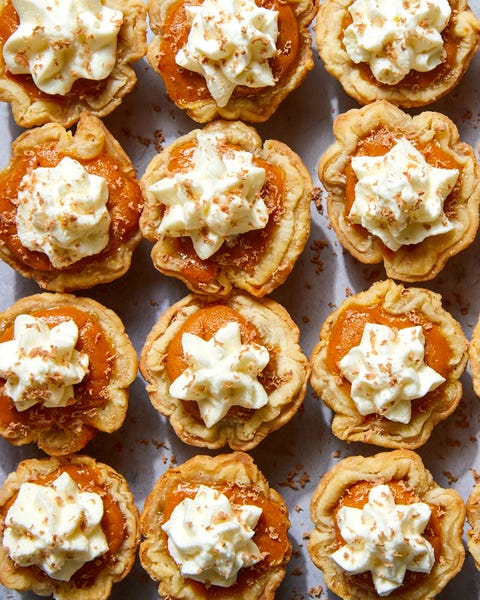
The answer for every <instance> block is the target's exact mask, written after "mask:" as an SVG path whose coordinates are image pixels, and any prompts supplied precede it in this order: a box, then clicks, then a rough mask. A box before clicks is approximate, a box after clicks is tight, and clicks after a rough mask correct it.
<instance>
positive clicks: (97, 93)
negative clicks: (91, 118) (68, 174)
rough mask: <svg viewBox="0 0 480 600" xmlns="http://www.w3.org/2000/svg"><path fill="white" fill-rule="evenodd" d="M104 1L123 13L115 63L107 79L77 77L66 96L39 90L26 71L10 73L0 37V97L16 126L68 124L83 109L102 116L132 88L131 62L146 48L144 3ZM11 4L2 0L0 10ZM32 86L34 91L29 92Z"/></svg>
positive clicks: (132, 71)
mask: <svg viewBox="0 0 480 600" xmlns="http://www.w3.org/2000/svg"><path fill="white" fill-rule="evenodd" d="M103 3H104V4H105V6H108V7H109V8H113V9H116V10H120V11H121V12H122V13H123V24H122V26H121V28H120V32H119V34H118V38H117V54H116V64H115V66H114V68H113V71H112V72H111V73H110V75H109V76H108V77H107V78H106V79H103V80H101V81H99V82H87V80H81V81H78V82H77V84H75V85H74V86H73V88H72V90H71V91H70V92H68V93H67V94H66V95H65V96H61V95H51V94H45V93H43V92H41V91H40V90H38V89H37V88H36V86H35V84H34V83H33V80H32V78H31V77H30V76H29V75H23V76H12V75H11V74H10V73H9V72H8V70H7V67H6V65H5V61H4V59H3V43H1V41H0V100H2V101H4V102H9V103H10V104H11V106H12V112H13V117H14V119H15V121H16V123H17V124H18V125H19V126H21V127H34V126H37V125H43V124H44V123H50V122H52V123H60V124H61V125H63V126H64V127H70V126H71V125H73V124H74V123H76V122H77V121H78V119H79V118H80V115H81V114H82V112H84V111H89V112H91V113H92V114H94V115H95V116H97V117H105V116H106V115H108V114H110V113H111V112H112V111H113V110H114V109H115V108H116V107H117V106H119V105H120V103H121V102H122V99H123V97H124V96H125V95H126V94H128V93H129V92H130V91H131V90H132V89H133V87H134V86H135V84H136V82H137V76H136V74H135V71H134V70H133V68H132V66H131V63H133V62H135V61H136V60H138V59H140V58H142V56H144V55H145V52H146V32H147V24H146V13H147V9H146V6H145V3H144V2H142V1H141V0H103ZM10 4H11V0H1V1H0V14H1V13H2V11H3V10H5V8H6V7H7V6H10ZM82 86H83V87H84V88H85V89H82ZM32 87H33V88H35V91H34V92H29V88H32Z"/></svg>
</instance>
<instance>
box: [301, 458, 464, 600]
mask: <svg viewBox="0 0 480 600" xmlns="http://www.w3.org/2000/svg"><path fill="white" fill-rule="evenodd" d="M363 481H365V482H369V483H370V482H371V483H372V484H373V485H377V484H388V483H389V482H390V481H392V482H396V481H401V482H403V483H404V485H406V488H407V490H411V491H412V492H413V493H414V494H415V496H417V497H418V498H419V500H420V501H421V502H425V503H427V504H429V505H430V506H432V507H436V508H437V514H438V516H439V518H438V522H439V532H438V533H439V535H440V541H441V545H440V555H439V556H435V562H434V565H433V567H432V570H431V571H430V573H429V574H425V576H424V578H422V579H419V580H417V582H416V585H415V586H410V587H408V588H398V589H397V590H394V591H393V592H391V593H390V594H388V598H392V599H393V600H432V599H433V598H435V596H436V595H437V594H438V593H439V592H440V591H441V590H442V589H443V588H444V586H445V585H446V584H447V582H448V581H450V579H452V578H453V577H454V576H455V575H456V574H457V573H458V572H459V571H460V569H461V567H462V564H463V561H464V558H465V550H464V547H463V543H462V533H463V525H464V521H465V506H464V504H463V501H462V499H461V497H460V495H459V494H458V493H457V492H456V491H455V490H453V489H443V488H441V487H440V486H439V485H438V484H437V483H436V482H435V481H434V480H433V477H432V475H431V473H430V472H429V471H428V470H427V469H426V468H425V467H424V466H423V463H422V460H421V458H420V457H419V456H418V455H417V454H416V453H415V452H412V451H410V450H393V451H391V452H382V453H380V454H376V455H374V456H370V457H367V458H365V457H363V456H350V457H348V458H345V459H344V460H341V461H340V462H339V463H337V464H336V465H335V466H334V467H333V468H332V469H330V470H329V471H328V472H327V473H326V474H325V475H324V476H323V477H322V479H321V480H320V483H319V484H318V487H317V488H316V490H315V492H314V493H313V496H312V500H311V505H310V510H311V518H312V522H313V523H314V525H315V529H314V530H313V531H312V533H311V535H310V540H309V543H308V552H309V554H310V557H311V559H312V560H313V562H314V563H315V565H316V566H317V567H318V568H319V569H321V570H322V571H323V576H324V580H325V583H326V584H327V586H328V587H329V588H330V589H331V590H332V591H333V592H334V593H335V594H338V595H339V596H340V597H341V598H343V599H344V600H375V599H377V598H378V597H379V596H378V594H376V593H375V591H373V590H372V591H369V590H365V589H362V588H360V587H358V586H356V585H355V584H354V583H352V581H351V579H350V578H349V576H348V575H347V574H346V573H345V571H343V569H342V568H341V567H339V566H338V565H337V564H336V563H335V562H334V561H333V559H332V558H331V557H330V555H331V554H332V552H334V551H335V550H336V549H337V548H336V532H335V516H334V511H335V508H336V506H337V505H338V503H339V501H340V498H341V496H342V495H343V494H344V492H345V491H346V490H348V489H349V488H350V487H352V486H353V485H354V484H356V483H358V482H363Z"/></svg>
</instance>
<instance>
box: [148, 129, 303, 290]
mask: <svg viewBox="0 0 480 600" xmlns="http://www.w3.org/2000/svg"><path fill="white" fill-rule="evenodd" d="M200 132H203V133H216V134H219V135H221V136H222V138H224V139H225V142H226V144H227V145H228V146H234V147H236V148H237V149H239V150H242V151H247V152H250V153H251V154H253V157H254V159H260V160H261V161H265V162H267V163H268V164H269V165H271V166H272V168H274V169H276V170H277V172H278V173H279V174H280V176H281V178H282V180H281V181H282V184H281V185H282V187H283V193H281V195H280V199H279V202H278V203H277V204H279V205H276V204H275V203H276V199H275V196H274V194H275V192H272V193H270V192H269V189H268V182H267V183H266V184H265V185H264V187H263V189H262V192H261V195H262V197H263V199H264V200H265V203H266V204H267V207H268V208H269V211H270V216H269V222H268V223H267V227H266V228H265V229H264V230H259V231H252V232H247V233H244V234H240V235H238V236H237V238H236V241H235V242H233V243H232V244H231V245H229V247H227V246H226V245H225V244H224V245H223V246H222V247H221V248H220V249H219V250H217V252H216V253H215V254H214V255H213V256H212V257H210V258H209V259H205V260H201V259H199V258H198V256H197V255H196V253H195V251H194V249H193V247H192V245H191V244H190V245H189V246H188V247H184V246H183V245H182V246H180V247H178V243H179V242H178V240H180V243H181V244H183V243H184V240H186V241H187V242H190V239H189V238H174V237H170V236H166V235H160V234H159V233H158V226H159V224H160V222H161V220H162V217H163V213H164V205H162V204H161V203H159V202H158V200H156V199H155V197H154V196H153V194H152V193H151V192H150V191H149V187H150V186H151V185H152V184H154V183H155V182H157V181H159V180H160V179H162V178H164V177H171V176H172V175H173V174H174V172H172V170H171V168H170V167H169V163H170V160H171V157H172V156H174V155H175V153H178V152H179V150H180V149H181V148H182V147H184V146H187V145H194V144H196V139H197V136H198V135H199V133H200ZM141 184H142V188H143V192H144V197H145V207H144V210H143V213H142V216H141V218H140V228H141V230H142V233H143V235H144V237H146V238H147V239H148V240H149V241H151V242H155V245H154V247H153V249H152V260H153V263H154V265H155V267H156V268H157V269H158V270H159V271H160V272H161V273H163V274H165V275H171V276H174V277H177V278H178V279H180V280H182V281H183V282H184V283H185V284H186V285H187V287H188V288H189V289H190V290H191V291H193V292H196V293H200V294H215V295H227V294H229V293H230V292H231V291H232V289H233V288H238V289H243V290H246V291H248V292H250V293H251V294H253V295H254V296H264V295H265V294H269V293H270V292H272V291H273V290H274V289H275V288H277V287H278V286H279V285H281V284H282V283H283V282H284V281H285V280H286V278H287V277H288V275H289V274H290V272H291V271H292V269H293V267H294V265H295V262H296V260H297V258H298V256H299V255H300V254H301V252H302V251H303V249H304V247H305V244H306V242H307V239H308V235H309V232H310V201H311V198H312V194H313V183H312V179H311V177H310V175H309V173H308V171H307V169H306V167H305V165H304V164H303V162H302V160H301V159H300V157H299V156H298V155H297V154H296V153H295V152H293V151H292V150H291V149H290V148H289V147H288V146H286V145H285V144H283V143H282V142H279V141H277V140H267V141H265V142H264V143H263V144H262V140H261V139H260V137H259V136H258V134H257V132H256V131H255V130H254V129H253V128H252V127H249V126H247V125H245V124H243V123H241V122H239V121H236V122H233V123H229V122H226V121H216V122H214V123H210V124H208V125H206V126H205V127H204V128H203V130H200V129H195V130H193V131H191V132H190V133H188V134H187V135H184V136H182V137H180V138H177V140H175V141H174V142H173V143H172V144H171V145H170V146H169V147H168V148H166V149H165V150H164V151H162V152H161V153H160V154H157V155H156V156H155V157H154V158H153V160H152V161H151V162H150V164H149V165H148V167H147V169H146V171H145V174H144V175H143V177H142V179H141ZM272 187H273V186H272ZM188 248H191V250H188ZM186 252H188V253H189V254H190V255H191V257H192V258H191V259H188V260H187V259H186V257H185V255H186ZM192 265H193V267H194V268H193V269H192V268H190V267H191V266H192ZM192 273H193V275H192Z"/></svg>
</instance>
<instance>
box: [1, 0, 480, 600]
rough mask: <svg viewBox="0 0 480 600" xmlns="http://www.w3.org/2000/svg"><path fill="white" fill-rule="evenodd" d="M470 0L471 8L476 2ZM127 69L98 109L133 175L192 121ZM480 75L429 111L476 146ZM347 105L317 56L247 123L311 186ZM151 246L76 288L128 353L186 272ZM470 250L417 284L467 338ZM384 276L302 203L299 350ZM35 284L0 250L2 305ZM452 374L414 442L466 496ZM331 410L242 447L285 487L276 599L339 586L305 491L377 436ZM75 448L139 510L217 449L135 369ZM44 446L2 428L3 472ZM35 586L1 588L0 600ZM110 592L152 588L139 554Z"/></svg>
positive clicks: (466, 594)
mask: <svg viewBox="0 0 480 600" xmlns="http://www.w3.org/2000/svg"><path fill="white" fill-rule="evenodd" d="M470 5H471V7H472V9H473V10H474V12H475V13H476V15H477V17H480V1H477V0H476V1H473V2H471V3H470ZM135 70H136V72H137V75H138V84H137V86H136V88H135V90H134V91H133V92H132V93H131V94H130V95H128V96H127V97H126V98H125V100H124V102H123V103H122V105H121V106H120V107H119V108H117V109H116V111H115V112H114V113H113V114H112V115H110V116H108V117H107V118H105V119H104V121H105V124H106V126H107V127H108V128H109V129H110V131H111V132H112V133H113V135H114V136H115V137H116V138H117V139H118V140H119V142H120V143H121V144H122V146H123V147H124V149H125V150H126V152H127V153H128V154H129V156H130V157H131V159H132V161H133V163H134V165H135V167H136V169H137V172H138V176H139V177H140V176H141V175H142V174H143V172H144V170H145V167H146V165H147V164H148V163H149V161H150V160H151V159H152V158H153V156H154V155H155V154H156V153H157V152H158V150H159V149H160V148H161V147H163V146H165V145H166V144H168V143H169V142H171V141H172V140H173V139H175V138H176V137H177V136H179V135H182V134H185V133H187V132H188V131H190V130H192V129H194V128H196V127H198V125H197V124H196V123H195V122H193V121H191V120H190V119H189V118H188V117H186V116H185V115H184V114H183V113H182V112H181V111H180V110H178V109H177V108H176V107H175V106H174V105H173V104H172V103H171V102H170V101H169V100H168V98H167V97H166V95H165V88H164V86H163V82H162V80H161V78H160V77H159V76H158V75H157V74H156V73H155V72H154V71H153V70H152V69H151V68H150V66H149V65H148V63H147V61H146V60H145V59H144V60H141V61H139V62H138V63H136V66H135ZM479 79H480V55H479V56H477V57H476V58H474V60H473V61H472V63H471V65H470V67H469V69H468V71H467V73H466V75H465V77H464V78H463V80H462V82H461V83H460V85H459V86H458V87H457V88H456V89H455V90H454V91H453V92H451V93H450V94H449V95H448V96H447V97H446V98H444V99H443V100H441V101H440V102H437V103H435V104H431V105H429V106H428V110H436V111H439V112H442V113H444V114H446V115H448V116H449V117H450V118H451V119H452V120H453V121H454V122H455V123H456V124H457V126H458V128H459V130H460V132H461V137H462V139H463V140H464V141H466V142H468V143H470V144H471V145H472V146H473V147H474V148H475V151H477V145H478V142H479V134H480V129H479V127H480V94H479V89H478V81H479ZM357 106H358V105H357V104H356V103H355V102H354V101H353V100H352V99H350V98H349V97H348V96H347V95H346V94H345V92H344V91H343V89H342V88H341V86H340V85H339V84H338V83H337V82H336V81H335V80H334V79H333V78H331V77H330V76H329V75H328V74H327V73H326V72H325V70H324V68H323V65H322V64H321V62H320V61H319V60H316V63H315V68H314V70H313V71H312V72H311V73H310V74H309V76H308V77H307V79H306V81H305V82H304V83H303V85H302V86H301V87H300V88H299V89H298V90H296V91H295V92H293V93H292V94H290V96H289V97H288V98H287V99H286V100H285V101H284V102H283V104H282V105H281V106H280V108H279V109H278V111H277V112H276V113H275V115H274V116H273V117H272V118H271V119H270V120H269V121H268V122H267V123H265V124H262V125H258V126H256V128H257V130H258V132H259V133H260V135H261V136H262V137H263V138H264V139H267V138H275V139H279V140H281V141H283V142H285V143H286V144H288V145H289V146H290V147H291V148H292V149H293V150H295V151H296V152H297V153H298V154H299V155H300V156H301V157H302V159H303V161H304V162H305V164H306V166H307V167H308V169H309V171H310V173H311V175H312V177H313V179H314V183H315V185H316V186H320V184H319V182H318V177H317V163H318V159H319V156H320V155H321V154H322V152H323V151H324V150H325V149H326V148H327V147H328V146H329V145H330V144H331V143H332V141H333V134H332V122H333V120H334V118H335V117H336V116H337V115H338V114H339V113H342V112H345V111H346V110H348V109H350V108H354V107H357ZM414 112H420V111H419V110H416V111H412V114H413V113H414ZM0 131H1V133H2V139H3V142H2V145H1V147H0V166H1V167H3V166H4V165H6V164H7V162H8V160H9V153H10V143H11V141H13V140H14V139H15V138H16V137H17V136H18V135H19V134H20V133H21V132H22V130H21V129H20V128H19V127H17V126H16V125H15V122H14V121H13V118H12V116H11V111H10V107H9V106H8V105H6V104H3V103H1V104H0ZM150 249H151V244H149V243H148V242H146V241H143V242H142V243H141V245H140V246H139V248H138V250H137V251H136V253H135V255H134V258H133V263H132V266H131V269H130V270H129V272H128V273H127V274H126V275H125V276H124V277H122V278H121V279H119V280H117V281H116V282H113V283H110V284H105V285H100V286H97V287H95V288H93V289H91V290H86V291H82V292H78V295H82V296H89V297H91V298H94V299H95V300H97V301H99V302H101V303H103V304H105V305H106V306H108V307H109V308H111V309H113V310H114V311H116V312H117V314H118V315H119V316H120V317H121V319H122V320H123V322H124V324H125V327H126V331H127V333H128V334H129V336H130V338H131V340H132V342H133V344H134V345H135V348H136V349H137V351H138V352H140V350H141V348H142V346H143V343H144V340H145V337H146V335H147V334H148V332H149V331H150V329H151V327H152V326H153V324H154V323H155V322H156V320H157V319H158V317H159V315H160V314H161V313H162V312H163V311H165V310H166V309H167V308H168V307H169V306H170V305H171V304H172V303H174V302H176V301H177V300H179V299H180V298H182V297H184V296H185V295H186V294H187V293H188V290H187V288H186V287H185V286H184V285H183V283H181V282H179V281H177V280H176V279H173V278H168V277H165V276H163V275H162V274H160V273H158V272H157V271H156V270H155V269H154V267H153V266H152V263H151V260H150ZM479 251H480V239H479V238H478V236H477V239H476V240H475V241H474V243H473V244H472V245H471V246H470V247H469V248H468V249H467V250H465V251H463V252H462V253H461V254H460V255H457V256H456V257H454V258H452V259H450V261H449V262H448V263H447V266H446V267H445V269H444V270H443V271H442V272H441V273H440V275H438V276H437V277H436V279H434V280H433V281H431V282H428V283H425V284H418V286H419V287H426V288H429V289H432V290H434V291H436V292H439V293H440V294H442V296H443V300H444V306H445V308H446V309H447V310H449V311H450V312H451V313H452V314H453V316H454V317H455V318H456V319H457V320H458V321H459V322H460V323H461V324H462V326H463V329H464V332H465V334H466V336H467V337H468V338H469V339H470V337H471V332H472V327H473V326H474V325H475V323H476V321H477V319H478V316H479V313H480V268H479V267H480V259H479ZM383 278H385V272H384V270H383V267H382V266H371V267H366V266H364V265H361V264H360V263H358V262H357V261H355V259H353V258H352V257H350V255H349V254H348V253H346V252H344V251H343V250H342V247H341V246H340V244H339V243H338V242H337V240H336V238H335V234H334V233H333V231H331V229H330V227H329V224H328V220H327V217H326V214H323V213H322V211H320V212H318V211H317V209H316V208H315V206H314V205H313V204H312V228H311V235H310V238H309V240H308V242H307V244H306V247H305V250H304V252H303V254H302V255H301V256H300V258H299V259H298V261H297V264H296V266H295V268H294V270H293V272H292V273H291V274H290V276H289V278H288V280H287V281H286V283H285V284H283V286H281V287H280V288H279V289H277V290H276V291H275V292H274V293H273V294H272V295H271V296H272V298H273V299H275V300H277V301H278V302H280V303H281V304H283V306H285V307H286V308H287V310H288V311H289V312H290V314H291V316H292V318H293V319H294V321H295V322H296V323H297V325H298V326H299V328H300V330H301V345H302V348H303V351H304V353H305V354H306V355H308V356H309V355H310V352H311V350H312V348H313V346H314V344H315V343H316V341H317V339H318V332H319V330H320V326H321V324H322V323H323V321H324V320H325V318H326V317H327V316H328V314H329V313H330V312H331V311H332V310H333V308H335V307H336V306H339V305H340V304H341V302H342V301H343V300H344V299H345V297H346V296H347V295H349V294H350V293H356V292H360V291H362V290H365V289H367V288H368V287H369V286H370V285H371V284H372V283H373V282H374V281H376V280H379V279H383ZM39 291H41V290H40V289H39V287H38V286H37V285H36V284H35V283H34V282H32V281H30V280H27V279H24V278H23V277H22V276H20V275H18V274H17V273H16V272H15V271H14V270H12V269H11V268H10V267H8V266H7V265H5V264H4V263H3V262H1V261H0V310H4V309H5V308H6V307H8V306H9V305H10V304H12V303H13V302H15V301H16V300H17V299H19V298H21V297H23V296H27V295H30V294H34V293H37V292H39ZM462 382H463V386H464V394H463V398H462V401H461V403H460V405H459V407H458V409H457V410H456V411H455V413H454V414H453V415H451V416H450V417H449V418H448V419H447V420H446V421H444V422H442V423H440V424H439V425H437V426H436V428H435V429H434V431H433V434H432V436H431V438H430V440H429V441H428V442H427V443H426V444H425V445H424V446H423V447H421V448H420V449H418V453H419V454H420V455H421V457H422V458H423V460H424V462H425V465H426V466H427V467H428V468H429V469H430V470H431V471H432V473H433V475H434V477H435V479H436V481H437V482H438V483H439V484H440V485H441V486H442V487H447V488H448V487H453V488H455V489H456V490H458V491H459V493H460V494H461V495H462V497H463V498H464V499H466V498H467V496H468V494H469V493H470V490H471V488H472V486H473V485H474V482H475V477H477V474H478V473H480V452H479V421H480V403H479V400H478V399H477V398H476V396H475V395H474V393H473V390H472V382H471V377H470V374H469V372H468V370H467V372H466V373H465V374H464V376H463V377H462ZM330 420H331V414H330V411H329V410H328V409H326V408H325V407H324V406H323V405H322V402H321V401H320V400H318V399H317V398H316V396H315V395H314V393H313V392H312V390H311V388H309V389H308V392H307V396H306V398H305V402H304V404H303V407H302V408H301V410H300V411H299V412H298V414H297V415H296V416H295V417H294V418H293V419H292V421H291V422H290V423H289V424H287V425H286V426H284V427H283V428H282V429H280V430H279V431H277V432H274V433H272V434H270V435H269V436H268V437H267V438H266V439H265V440H264V441H262V442H261V443H260V445H259V446H257V448H255V449H254V450H252V451H251V454H252V456H253V457H254V459H255V462H256V463H257V465H258V466H259V468H260V469H261V470H262V471H263V473H264V474H265V475H266V477H267V478H268V480H269V482H270V484H271V485H272V486H273V487H275V488H276V489H277V490H278V491H279V492H280V493H281V494H282V495H283V497H284V498H285V500H286V502H287V505H288V508H289V511H290V518H291V522H292V527H291V530H290V537H291V542H292V545H293V556H292V559H291V561H290V563H289V565H288V567H287V575H286V577H285V580H284V582H283V584H282V585H281V587H280V588H279V590H278V592H277V598H279V599H281V600H300V599H307V598H323V599H326V598H328V599H334V598H336V596H335V595H334V594H332V593H331V592H329V591H328V590H327V588H326V586H325V585H324V583H323V579H322V576H321V572H320V571H319V570H318V569H317V568H316V567H315V566H314V565H313V563H312V562H311V560H310V558H309V556H308V552H307V548H306V539H307V536H308V533H309V532H310V531H311V529H312V523H311V521H310V512H309V503H310V498H311V495H312V493H313V491H314V489H315V487H316V485H317V483H318V481H319V479H320V477H321V476H322V475H323V473H325V471H327V470H328V469H329V468H330V467H331V466H333V465H334V464H335V463H337V462H338V461H339V460H340V459H342V458H344V457H346V456H351V455H357V454H362V455H370V454H374V453H376V452H380V451H382V449H381V448H377V447H375V446H369V445H364V444H360V443H351V444H346V443H345V442H342V441H340V440H337V439H336V438H335V437H334V436H333V435H332V433H331V431H330ZM225 451H226V450H225ZM84 452H85V453H86V454H89V455H91V456H93V457H95V458H96V459H97V460H99V461H102V462H106V463H108V464H110V465H111V466H112V467H114V468H115V469H117V470H118V471H119V472H120V473H122V474H123V475H124V476H125V477H126V479H127V481H128V482H129V484H130V487H131V490H132V492H133V494H134V496H135V500H136V503H137V506H138V508H139V509H141V508H142V506H143V503H144V499H145V497H146V495H147V494H148V493H149V491H150V490H151V488H152V486H153V484H154V482H155V481H156V480H157V478H158V477H159V476H160V475H161V473H163V472H164V471H165V470H166V469H167V468H168V467H170V466H173V465H175V464H179V463H181V462H183V461H185V460H186V459H188V458H190V457H191V456H193V455H194V454H213V452H209V451H206V450H203V449H199V448H193V447H189V446H187V445H185V444H183V443H182V442H181V441H180V440H178V438H177V437H176V435H175V433H174V432H173V430H172V429H171V427H170V425H169V423H168V421H167V420H166V419H165V418H164V417H162V416H161V415H159V414H158V413H157V412H156V411H155V410H154V409H153V407H152V406H151V404H150V401H149V399H148V396H147V394H146V391H145V384H144V381H143V379H142V377H141V376H140V375H139V376H138V377H137V379H136V381H135V382H134V384H133V385H132V386H131V389H130V403H129V409H128V413H127V417H126V420H125V423H124V425H123V427H122V428H121V429H120V430H119V431H117V432H116V433H113V434H102V433H100V434H98V435H97V436H96V437H95V438H94V440H92V441H91V442H90V443H89V444H88V445H87V446H86V448H85V450H84ZM219 452H221V451H218V452H215V453H219ZM41 455H42V453H41V452H39V451H38V450H37V449H36V446H34V445H32V444H30V445H27V446H23V447H19V448H16V447H13V446H12V445H10V444H9V443H8V442H7V441H5V440H3V439H0V456H1V458H0V483H3V481H4V479H5V477H6V476H7V474H8V473H9V472H10V471H12V470H15V469H16V466H17V464H18V462H19V461H20V460H22V459H24V458H33V457H37V456H41ZM465 539H466V538H465ZM37 597H38V596H36V595H35V594H31V593H26V594H20V593H17V592H12V591H10V590H6V589H5V588H2V587H1V586H0V600H7V599H8V600H20V599H23V600H31V599H33V598H37ZM460 597H461V598H463V599H464V600H473V599H474V598H475V599H477V598H479V597H480V573H478V572H477V570H476V569H475V566H474V564H473V560H472V558H471V557H469V556H468V553H467V558H466V561H465V564H464V566H463V569H462V571H461V573H460V574H459V575H458V576H457V577H456V578H455V579H454V580H453V581H452V582H450V584H449V585H447V586H446V588H445V589H444V591H443V592H442V593H441V594H440V595H439V596H438V598H439V599H441V600H450V599H452V600H453V599H454V598H455V599H457V598H460ZM111 598H113V599H116V600H120V599H121V600H134V599H135V600H138V599H139V598H141V599H142V600H149V599H154V598H158V594H157V586H156V584H155V583H154V582H153V581H151V580H150V579H149V577H148V575H147V574H146V573H145V572H144V571H143V569H142V567H141V566H140V563H139V561H138V560H137V562H136V564H135V566H134V568H133V570H132V572H131V573H130V574H129V575H128V576H127V578H126V579H125V580H124V581H122V582H120V583H118V584H116V585H114V587H113V590H112V595H111Z"/></svg>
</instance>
